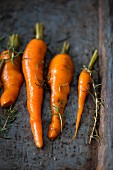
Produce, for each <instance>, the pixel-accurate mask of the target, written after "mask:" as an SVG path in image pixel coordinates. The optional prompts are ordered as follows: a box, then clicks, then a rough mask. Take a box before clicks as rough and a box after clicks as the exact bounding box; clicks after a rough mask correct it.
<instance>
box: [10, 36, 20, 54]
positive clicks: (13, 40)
mask: <svg viewBox="0 0 113 170" xmlns="http://www.w3.org/2000/svg"><path fill="white" fill-rule="evenodd" d="M7 45H8V48H11V49H13V48H14V50H15V51H16V50H18V47H19V36H18V34H12V35H11V36H9V40H8V43H7Z"/></svg>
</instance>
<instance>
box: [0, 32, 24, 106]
mask: <svg viewBox="0 0 113 170" xmlns="http://www.w3.org/2000/svg"><path fill="white" fill-rule="evenodd" d="M8 46H9V49H8V50H5V51H3V52H2V54H1V59H2V60H3V61H4V62H5V63H4V67H3V69H2V72H1V81H2V83H3V88H4V92H3V94H2V96H1V106H2V107H8V106H11V105H12V104H14V102H15V101H16V99H17V97H18V95H19V91H20V87H21V84H22V82H23V75H22V73H21V58H20V56H19V55H18V54H17V53H16V52H14V51H15V50H17V49H18V46H19V37H18V35H17V34H15V35H14V34H13V35H12V36H10V37H9V42H8Z"/></svg>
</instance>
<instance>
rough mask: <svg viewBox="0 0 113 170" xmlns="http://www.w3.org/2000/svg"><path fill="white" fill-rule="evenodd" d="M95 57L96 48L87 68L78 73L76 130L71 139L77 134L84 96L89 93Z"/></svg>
mask: <svg viewBox="0 0 113 170" xmlns="http://www.w3.org/2000/svg"><path fill="white" fill-rule="evenodd" d="M96 59H97V50H95V52H94V54H93V56H92V58H91V61H90V63H89V66H88V68H86V67H85V68H84V69H83V70H82V72H81V73H80V76H79V80H78V112H77V118H76V130H75V133H74V136H73V138H72V139H74V138H75V137H76V135H77V132H78V128H79V123H80V120H81V116H82V112H83V109H84V104H85V100H86V96H87V95H88V94H89V91H90V84H91V70H92V67H93V65H94V62H95V60H96Z"/></svg>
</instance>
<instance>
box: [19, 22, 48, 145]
mask: <svg viewBox="0 0 113 170" xmlns="http://www.w3.org/2000/svg"><path fill="white" fill-rule="evenodd" d="M46 51H47V46H46V44H45V42H44V41H43V25H42V24H39V23H36V38H35V39H32V40H31V41H30V42H29V43H28V45H27V46H26V48H25V51H24V54H23V60H22V69H23V73H24V77H25V81H26V88H27V108H28V111H29V114H30V125H31V130H32V133H33V136H34V141H35V144H36V146H37V147H38V148H41V147H42V146H43V136H42V119H41V107H42V102H43V88H42V87H41V86H40V83H39V82H43V63H44V57H45V54H46ZM37 84H38V86H37Z"/></svg>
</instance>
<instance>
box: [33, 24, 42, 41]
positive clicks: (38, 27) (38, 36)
mask: <svg viewBox="0 0 113 170" xmlns="http://www.w3.org/2000/svg"><path fill="white" fill-rule="evenodd" d="M35 31H36V39H40V40H43V32H44V26H43V24H42V23H38V22H37V23H36V25H35Z"/></svg>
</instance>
